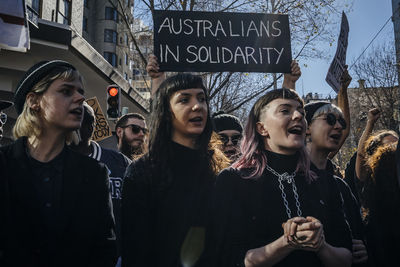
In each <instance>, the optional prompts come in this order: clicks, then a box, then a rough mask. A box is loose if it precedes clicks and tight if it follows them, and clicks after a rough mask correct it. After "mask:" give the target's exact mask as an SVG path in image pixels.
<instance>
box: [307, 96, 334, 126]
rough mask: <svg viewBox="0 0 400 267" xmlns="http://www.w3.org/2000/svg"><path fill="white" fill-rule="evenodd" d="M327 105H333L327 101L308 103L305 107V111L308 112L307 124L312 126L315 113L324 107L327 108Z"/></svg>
mask: <svg viewBox="0 0 400 267" xmlns="http://www.w3.org/2000/svg"><path fill="white" fill-rule="evenodd" d="M327 104H331V103H330V102H327V101H316V102H311V103H308V104H306V105H305V106H304V111H305V112H306V121H307V124H308V125H310V124H311V120H312V118H313V116H314V114H315V112H316V111H317V110H318V109H319V108H320V107H322V106H325V105H327Z"/></svg>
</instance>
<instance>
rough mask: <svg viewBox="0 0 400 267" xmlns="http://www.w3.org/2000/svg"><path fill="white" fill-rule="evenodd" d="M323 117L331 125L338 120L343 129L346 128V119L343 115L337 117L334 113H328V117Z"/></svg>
mask: <svg viewBox="0 0 400 267" xmlns="http://www.w3.org/2000/svg"><path fill="white" fill-rule="evenodd" d="M315 119H318V118H315ZM315 119H314V120H315ZM321 119H323V120H326V122H327V123H328V124H329V125H330V126H334V125H335V124H336V122H337V121H338V122H339V124H340V125H341V126H342V129H343V130H344V129H346V127H347V123H346V121H345V120H344V119H343V118H342V117H339V118H336V116H335V114H333V113H328V114H326V117H324V118H321Z"/></svg>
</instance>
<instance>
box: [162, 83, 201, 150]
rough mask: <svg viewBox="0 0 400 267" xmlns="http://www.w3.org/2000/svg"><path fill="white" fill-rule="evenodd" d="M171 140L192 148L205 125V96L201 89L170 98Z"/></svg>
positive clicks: (176, 93)
mask: <svg viewBox="0 0 400 267" xmlns="http://www.w3.org/2000/svg"><path fill="white" fill-rule="evenodd" d="M169 103H170V110H171V116H172V140H173V141H174V142H176V143H179V144H182V145H185V146H188V147H193V146H194V144H195V141H196V139H197V138H198V137H199V135H201V133H202V132H203V131H204V128H205V126H206V123H207V114H208V111H207V102H206V95H205V93H204V91H203V89H201V88H193V89H185V90H179V91H177V92H175V93H174V94H173V95H172V96H171V98H170V101H169Z"/></svg>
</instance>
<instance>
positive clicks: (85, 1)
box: [83, 0, 89, 8]
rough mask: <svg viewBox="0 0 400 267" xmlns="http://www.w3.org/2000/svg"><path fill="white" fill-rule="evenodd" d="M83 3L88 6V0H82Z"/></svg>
mask: <svg viewBox="0 0 400 267" xmlns="http://www.w3.org/2000/svg"><path fill="white" fill-rule="evenodd" d="M83 4H84V6H85V7H87V8H89V0H84V1H83Z"/></svg>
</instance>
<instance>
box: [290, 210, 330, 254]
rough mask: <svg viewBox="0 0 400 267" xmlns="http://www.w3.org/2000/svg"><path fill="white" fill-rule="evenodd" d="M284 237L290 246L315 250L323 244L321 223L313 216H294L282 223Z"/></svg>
mask: <svg viewBox="0 0 400 267" xmlns="http://www.w3.org/2000/svg"><path fill="white" fill-rule="evenodd" d="M282 228H283V230H284V238H285V240H286V242H287V243H288V245H289V246H290V247H293V248H295V249H302V250H307V251H314V252H317V251H319V249H320V248H321V246H322V245H323V244H324V241H325V238H324V229H323V225H322V223H321V222H320V221H319V220H317V219H316V218H314V217H311V216H308V217H306V218H304V217H294V218H291V219H289V220H287V221H286V222H285V223H283V224H282Z"/></svg>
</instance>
